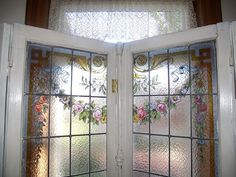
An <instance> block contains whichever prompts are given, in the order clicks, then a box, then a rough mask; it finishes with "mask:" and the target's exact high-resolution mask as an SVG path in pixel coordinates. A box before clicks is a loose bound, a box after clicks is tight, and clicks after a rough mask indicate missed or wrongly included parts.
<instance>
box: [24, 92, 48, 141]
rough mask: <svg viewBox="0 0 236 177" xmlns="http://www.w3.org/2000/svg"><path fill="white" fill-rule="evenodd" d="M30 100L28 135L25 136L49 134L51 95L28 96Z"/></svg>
mask: <svg viewBox="0 0 236 177" xmlns="http://www.w3.org/2000/svg"><path fill="white" fill-rule="evenodd" d="M25 99H27V100H28V113H26V115H27V119H28V120H27V135H25V136H28V137H29V136H31V137H32V136H37V137H39V136H47V135H48V119H49V97H48V96H26V97H25Z"/></svg>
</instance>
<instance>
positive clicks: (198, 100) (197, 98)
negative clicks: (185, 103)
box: [195, 95, 202, 104]
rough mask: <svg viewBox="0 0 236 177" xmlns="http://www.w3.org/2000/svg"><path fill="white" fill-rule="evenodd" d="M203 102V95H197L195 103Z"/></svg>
mask: <svg viewBox="0 0 236 177" xmlns="http://www.w3.org/2000/svg"><path fill="white" fill-rule="evenodd" d="M201 102H202V98H201V96H199V95H197V96H195V103H196V104H201Z"/></svg>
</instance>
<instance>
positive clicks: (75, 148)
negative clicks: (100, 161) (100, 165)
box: [71, 136, 89, 175]
mask: <svg viewBox="0 0 236 177" xmlns="http://www.w3.org/2000/svg"><path fill="white" fill-rule="evenodd" d="M88 170H89V137H88V136H78V137H72V138H71V174H72V175H74V174H81V173H86V172H88Z"/></svg>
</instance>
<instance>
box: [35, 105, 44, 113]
mask: <svg viewBox="0 0 236 177" xmlns="http://www.w3.org/2000/svg"><path fill="white" fill-rule="evenodd" d="M42 110H43V105H42V104H36V105H35V111H36V112H38V113H41V112H42Z"/></svg>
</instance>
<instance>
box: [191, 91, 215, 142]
mask: <svg viewBox="0 0 236 177" xmlns="http://www.w3.org/2000/svg"><path fill="white" fill-rule="evenodd" d="M216 107H217V97H216V96H210V95H209V96H207V95H195V96H193V97H192V116H193V117H192V121H193V130H192V131H193V136H195V137H199V138H216V136H215V135H216V132H217V130H216V120H217V115H216V111H215V110H214V108H216Z"/></svg>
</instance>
